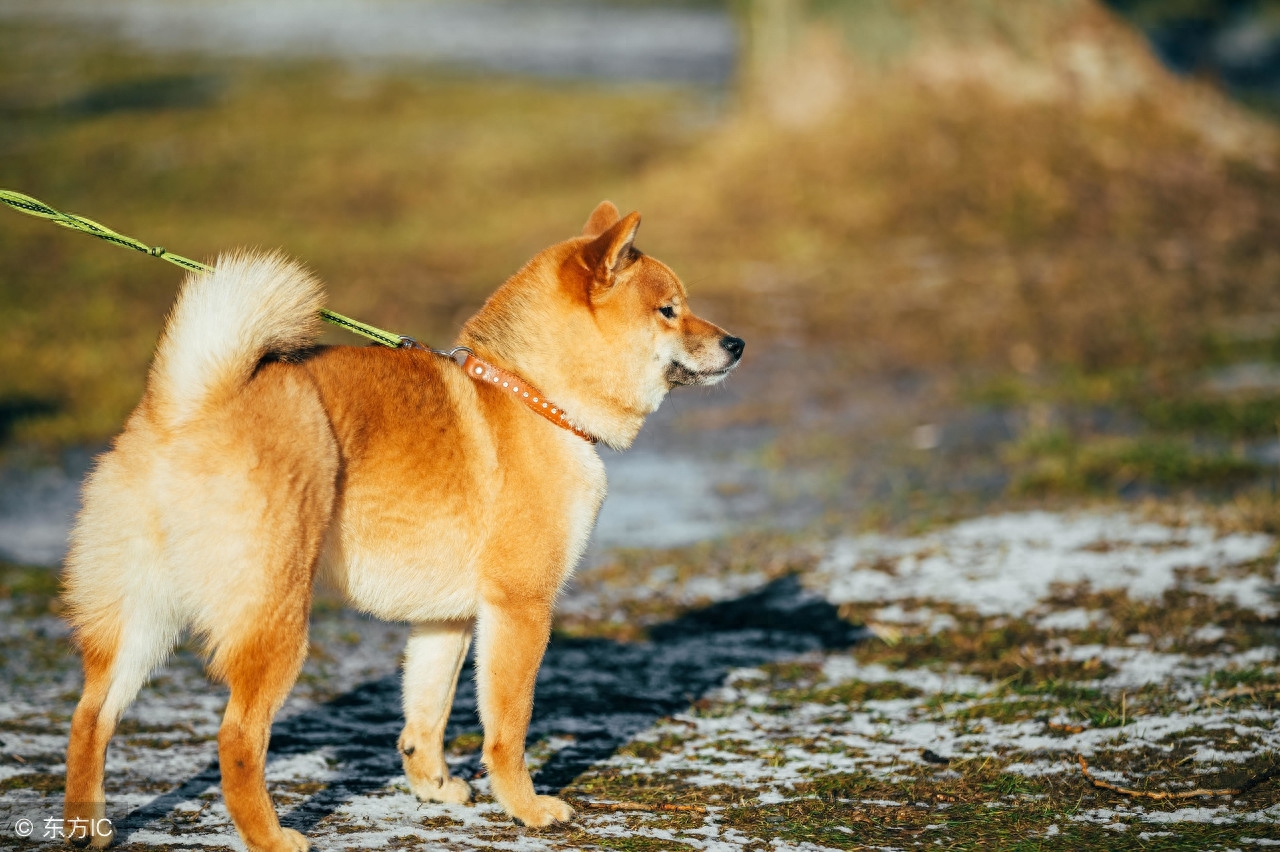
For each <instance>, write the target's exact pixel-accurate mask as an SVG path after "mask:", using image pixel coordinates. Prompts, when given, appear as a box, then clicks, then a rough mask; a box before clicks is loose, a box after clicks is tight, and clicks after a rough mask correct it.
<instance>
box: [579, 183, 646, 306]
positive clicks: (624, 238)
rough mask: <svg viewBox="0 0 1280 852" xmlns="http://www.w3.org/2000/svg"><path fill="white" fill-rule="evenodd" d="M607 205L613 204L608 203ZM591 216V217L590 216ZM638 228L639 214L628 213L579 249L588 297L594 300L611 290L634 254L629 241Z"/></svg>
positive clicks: (597, 209)
mask: <svg viewBox="0 0 1280 852" xmlns="http://www.w3.org/2000/svg"><path fill="white" fill-rule="evenodd" d="M605 203H606V204H608V202H605ZM603 206H604V205H603V204H602V205H600V207H603ZM609 206H610V207H613V205H612V204H610V205H609ZM600 207H597V208H596V213H599V212H600ZM592 218H593V219H594V218H595V217H594V215H593V216H592ZM639 229H640V214H639V213H628V214H627V215H626V216H625V217H623V218H622V219H620V220H618V221H617V222H615V223H614V224H613V225H612V226H611V227H610V228H609V229H608V230H606V231H605V232H604V233H602V234H601V235H600V236H598V237H596V238H595V239H594V240H592V241H591V242H590V243H587V245H586V247H584V248H583V250H582V260H583V263H584V264H586V267H587V269H589V270H590V271H591V290H590V294H589V295H590V297H591V298H592V299H597V298H599V297H600V296H602V295H604V294H605V293H607V292H608V291H609V290H610V289H612V288H613V285H614V283H615V281H616V280H617V275H618V273H619V272H621V271H622V270H624V269H626V268H627V267H628V266H630V265H631V262H632V261H633V260H634V259H635V254H636V251H635V247H634V245H633V243H635V240H636V231H638V230H639Z"/></svg>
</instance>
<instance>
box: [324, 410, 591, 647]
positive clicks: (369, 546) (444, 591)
mask: <svg viewBox="0 0 1280 852" xmlns="http://www.w3.org/2000/svg"><path fill="white" fill-rule="evenodd" d="M561 440H562V441H564V442H565V444H566V448H565V449H566V450H567V451H568V459H569V460H571V463H572V464H573V465H574V466H576V467H577V468H578V469H579V470H578V473H579V476H580V478H581V482H582V486H581V488H580V489H579V490H578V491H577V493H576V495H575V497H576V498H577V499H574V500H572V501H571V502H570V506H569V512H568V517H567V527H568V530H567V531H568V540H567V541H566V542H565V548H564V552H565V553H566V554H567V558H566V560H565V565H564V576H563V577H562V578H561V581H560V582H561V585H563V584H564V583H565V582H567V581H568V579H569V576H570V575H571V574H572V571H573V567H574V566H575V565H576V564H577V563H578V560H579V559H580V558H581V556H582V554H583V552H584V551H585V550H586V547H587V542H588V541H589V540H590V538H591V531H592V529H594V528H595V522H596V515H597V514H598V513H599V511H600V506H601V504H602V503H603V502H604V498H605V490H606V479H605V468H604V462H602V461H601V460H600V456H599V454H598V453H597V452H596V450H595V448H594V447H592V446H591V445H589V444H587V443H585V442H583V441H581V440H579V439H578V438H576V437H574V436H572V435H565V436H564V437H563V438H561ZM339 500H340V502H339V505H338V508H337V510H336V512H335V516H334V519H333V522H332V525H331V527H330V530H329V535H328V538H327V540H326V544H325V548H324V550H323V551H322V552H321V556H320V569H319V573H318V575H317V584H318V586H320V587H321V588H324V589H328V590H331V591H333V592H336V593H338V594H340V595H342V597H343V598H344V599H345V600H346V601H347V602H348V603H350V604H351V606H353V607H355V608H356V609H358V610H360V611H361V612H365V613H368V614H369V615H372V616H375V617H376V618H381V619H384V620H386V621H407V622H409V623H411V624H422V623H428V622H452V621H462V620H470V619H473V618H475V616H476V613H477V612H478V609H479V606H480V594H479V589H480V577H479V572H480V567H479V559H480V554H481V553H482V551H483V550H484V546H485V544H486V543H487V539H488V538H489V537H492V536H502V535H504V533H505V531H506V528H507V526H508V524H506V523H505V520H506V519H503V518H497V517H489V518H488V519H487V520H488V523H487V524H486V526H485V527H484V528H483V529H481V530H476V529H475V528H474V527H472V526H470V525H469V523H466V522H464V519H462V518H458V517H453V518H449V517H447V516H441V514H440V512H439V510H438V508H437V507H433V506H431V505H430V504H424V503H419V502H418V501H417V500H415V499H413V497H412V495H405V496H404V497H403V499H401V500H399V501H396V502H395V503H393V504H391V505H380V506H376V507H375V506H369V505H365V506H363V507H362V510H363V511H360V512H356V511H353V510H350V509H349V508H347V505H346V503H345V501H342V500H341V498H339ZM406 531H410V534H409V535H406ZM414 533H416V534H414ZM477 533H479V534H477ZM406 540H408V541H409V542H412V544H413V546H410V547H404V546H403V545H404V544H405V543H406ZM391 541H396V542H398V543H400V544H401V545H402V546H401V547H400V548H397V549H396V550H388V549H387V548H386V544H387V543H388V542H391Z"/></svg>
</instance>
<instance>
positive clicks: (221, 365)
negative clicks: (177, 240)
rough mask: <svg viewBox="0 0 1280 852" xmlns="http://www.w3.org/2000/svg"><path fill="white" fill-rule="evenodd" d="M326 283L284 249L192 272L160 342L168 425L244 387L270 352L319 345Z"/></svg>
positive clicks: (159, 395) (155, 373)
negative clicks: (317, 341)
mask: <svg viewBox="0 0 1280 852" xmlns="http://www.w3.org/2000/svg"><path fill="white" fill-rule="evenodd" d="M323 306H324V288H323V286H322V285H321V284H320V282H319V281H317V280H316V279H315V278H314V277H313V276H312V275H311V274H310V273H309V272H308V271H307V270H305V269H303V268H302V267H301V266H300V265H298V264H297V263H295V262H293V261H291V260H288V259H287V258H285V257H284V256H282V255H280V254H278V253H274V252H273V253H270V254H257V253H248V252H245V253H236V254H230V255H224V256H222V257H219V258H218V262H217V264H216V266H215V267H214V271H213V272H210V273H194V272H193V273H190V274H189V275H188V276H187V278H186V280H184V281H183V283H182V289H181V290H180V291H179V293H178V299H177V301H176V302H175V303H174V305H173V310H172V311H170V312H169V318H168V320H167V322H166V323H165V327H164V333H163V334H162V335H161V336H160V342H159V344H158V345H157V346H156V359H155V362H154V363H153V364H152V365H151V377H150V381H149V386H150V390H151V393H152V399H153V402H154V404H155V409H154V410H155V413H156V414H157V415H158V416H159V418H160V420H161V421H162V422H163V423H164V425H167V426H169V427H177V426H180V425H182V424H183V423H185V422H188V421H189V420H191V419H192V418H193V417H195V416H196V415H197V414H199V412H200V411H201V410H202V409H203V408H204V407H205V406H206V405H211V404H212V405H217V404H218V403H219V402H221V401H223V400H225V399H226V398H227V396H228V395H230V394H233V393H235V392H236V391H237V390H238V389H239V388H241V387H242V386H243V385H244V383H245V382H247V381H248V380H249V377H250V376H252V375H253V371H254V369H255V367H257V365H258V362H259V361H261V360H262V359H263V358H264V357H266V356H267V355H288V354H289V353H291V352H296V351H298V350H300V349H304V348H306V347H307V346H310V345H311V344H312V343H314V342H315V339H316V338H317V337H318V336H319V333H320V319H319V316H318V312H319V310H320V309H321V308H322V307H323Z"/></svg>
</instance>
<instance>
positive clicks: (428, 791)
mask: <svg viewBox="0 0 1280 852" xmlns="http://www.w3.org/2000/svg"><path fill="white" fill-rule="evenodd" d="M413 795H415V796H417V797H418V801H420V802H446V803H448V804H450V805H465V804H466V803H467V802H469V801H471V785H470V784H468V783H467V782H466V781H463V780H462V779H461V778H455V777H453V776H452V775H448V776H445V778H444V779H443V781H442V783H436V781H435V779H431V780H428V781H421V782H418V783H416V784H413Z"/></svg>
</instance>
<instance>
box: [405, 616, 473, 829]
mask: <svg viewBox="0 0 1280 852" xmlns="http://www.w3.org/2000/svg"><path fill="white" fill-rule="evenodd" d="M471 629H472V622H471V621H457V622H446V623H440V624H420V625H417V626H416V627H414V630H413V633H412V635H410V637H409V642H408V644H407V645H406V646H405V652H404V685H403V693H404V717H405V726H404V731H403V732H402V733H401V734H400V742H399V749H400V758H401V761H402V762H403V764H404V774H405V776H406V777H408V779H409V786H410V787H411V788H412V789H413V793H414V795H416V796H417V797H418V799H419V800H421V801H424V802H452V803H454V804H462V803H463V802H466V801H467V800H469V799H470V798H471V787H470V785H468V784H467V782H466V781H464V780H462V779H461V778H453V777H450V775H449V766H448V764H447V763H445V760H444V730H445V726H446V725H447V724H448V722H449V711H450V710H451V709H452V708H453V693H454V690H455V689H456V688H457V685H458V672H459V671H461V669H462V662H463V660H465V659H466V656H467V648H468V647H469V646H470V645H471Z"/></svg>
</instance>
